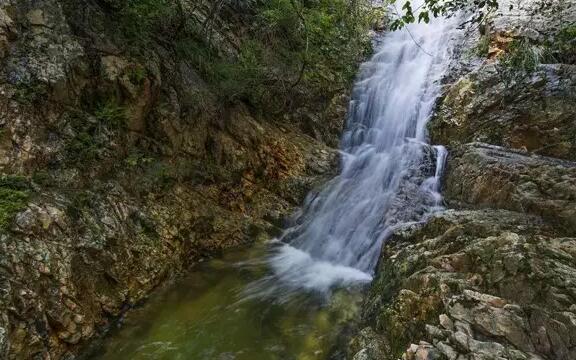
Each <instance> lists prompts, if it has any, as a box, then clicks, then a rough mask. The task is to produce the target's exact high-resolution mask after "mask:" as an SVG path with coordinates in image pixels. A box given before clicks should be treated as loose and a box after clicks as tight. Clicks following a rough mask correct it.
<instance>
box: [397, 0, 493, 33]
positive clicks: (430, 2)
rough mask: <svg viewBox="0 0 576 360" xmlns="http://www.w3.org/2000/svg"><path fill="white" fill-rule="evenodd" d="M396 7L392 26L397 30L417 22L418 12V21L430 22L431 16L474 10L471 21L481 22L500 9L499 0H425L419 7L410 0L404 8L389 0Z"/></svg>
mask: <svg viewBox="0 0 576 360" xmlns="http://www.w3.org/2000/svg"><path fill="white" fill-rule="evenodd" d="M388 2H389V3H390V4H391V5H392V6H393V7H394V8H395V10H396V13H397V14H396V15H397V16H398V18H397V19H395V20H394V21H393V22H392V24H391V25H390V27H391V28H392V30H396V29H399V28H402V27H404V26H405V25H407V24H411V23H414V22H416V16H415V14H416V13H417V14H418V22H419V23H420V22H424V23H428V22H430V18H431V17H438V16H446V17H450V16H452V15H454V14H455V13H457V12H459V11H462V10H465V11H471V12H472V14H473V15H472V18H471V19H470V20H469V21H468V22H471V23H481V22H483V21H484V20H485V19H486V17H487V16H488V15H489V14H491V13H492V12H493V11H494V10H496V9H498V0H475V1H469V0H424V3H423V4H421V5H420V6H418V7H417V8H414V7H413V4H412V3H411V2H410V1H409V0H408V1H405V2H404V4H403V5H402V10H399V9H398V8H397V7H396V3H397V1H396V0H388Z"/></svg>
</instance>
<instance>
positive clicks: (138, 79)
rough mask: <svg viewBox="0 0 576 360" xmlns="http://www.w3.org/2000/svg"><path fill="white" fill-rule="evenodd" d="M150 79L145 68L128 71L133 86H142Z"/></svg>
mask: <svg viewBox="0 0 576 360" xmlns="http://www.w3.org/2000/svg"><path fill="white" fill-rule="evenodd" d="M147 77H148V72H147V71H146V68H144V67H143V66H133V67H130V68H129V69H128V79H130V82H131V83H132V84H136V85H142V84H143V83H144V80H145V79H146V78H147Z"/></svg>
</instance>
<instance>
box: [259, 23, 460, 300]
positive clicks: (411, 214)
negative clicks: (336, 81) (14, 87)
mask: <svg viewBox="0 0 576 360" xmlns="http://www.w3.org/2000/svg"><path fill="white" fill-rule="evenodd" d="M454 29H455V23H454V20H445V19H435V20H434V21H433V22H431V24H429V25H426V24H415V25H410V26H409V27H408V28H407V29H403V30H399V31H396V32H392V33H389V34H387V35H386V36H384V38H383V39H382V41H381V42H380V44H379V45H378V46H377V49H376V50H377V52H376V54H375V55H374V56H373V58H372V59H371V60H370V61H368V62H366V63H364V64H363V65H362V67H361V71H360V76H359V78H358V79H357V82H356V84H355V87H354V90H353V94H352V101H351V103H350V109H349V119H348V123H347V130H346V131H345V133H344V135H343V138H342V151H341V152H342V170H341V174H340V175H339V176H338V177H337V178H335V179H334V180H333V181H331V182H330V183H329V184H328V186H326V188H325V189H324V190H323V191H322V192H320V193H318V194H311V195H309V197H308V199H307V200H306V203H305V206H304V208H303V210H302V212H301V213H299V214H297V216H296V218H295V224H294V226H293V227H291V228H290V229H288V230H287V231H286V232H285V234H284V235H283V236H282V238H281V239H280V241H281V242H280V243H279V245H278V246H276V247H275V248H274V253H273V255H271V256H270V258H268V259H267V261H268V262H269V265H270V266H271V268H272V269H273V271H274V274H273V275H272V276H271V277H269V278H267V279H264V280H263V281H262V282H261V283H260V284H254V286H253V287H252V289H250V290H251V291H254V290H257V292H260V295H262V293H265V295H272V294H275V295H276V296H277V295H279V294H280V295H282V294H284V295H285V294H286V293H288V292H292V291H293V290H295V289H296V290H298V289H301V290H317V291H320V292H325V291H327V290H329V289H330V288H331V287H333V286H338V285H348V284H354V283H358V282H368V281H370V280H371V279H372V276H371V275H372V273H373V271H374V268H375V266H376V263H377V261H378V256H379V253H380V249H381V247H382V243H383V242H384V241H385V240H386V239H387V238H388V237H389V236H390V235H391V233H392V231H393V230H394V229H395V227H397V226H400V225H403V224H406V223H411V222H419V221H423V220H425V219H426V218H427V217H428V216H429V215H430V214H431V213H433V212H434V211H436V210H438V209H439V208H441V203H442V197H441V195H440V193H439V190H440V178H441V176H442V171H443V165H444V160H445V158H446V150H445V149H444V148H443V147H440V146H435V147H432V146H430V145H427V144H426V140H427V133H426V123H427V121H428V119H429V118H430V115H431V112H432V110H433V107H434V103H435V100H436V98H437V96H438V94H439V90H440V89H439V87H440V85H439V80H440V78H441V77H442V75H443V74H444V72H445V71H446V68H447V64H448V62H449V59H450V53H451V48H452V46H451V44H452V43H453V42H454V41H453V38H454V37H455V34H454V32H455V30H454ZM264 283H267V284H268V285H267V286H262V285H264ZM270 283H274V285H273V286H272V287H270V286H269V285H270Z"/></svg>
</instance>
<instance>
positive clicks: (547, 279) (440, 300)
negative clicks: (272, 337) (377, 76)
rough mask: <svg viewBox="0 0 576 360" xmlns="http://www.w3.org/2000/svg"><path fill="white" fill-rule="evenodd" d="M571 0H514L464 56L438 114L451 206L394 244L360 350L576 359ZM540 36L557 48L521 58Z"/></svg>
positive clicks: (458, 359) (410, 355) (377, 354)
mask: <svg viewBox="0 0 576 360" xmlns="http://www.w3.org/2000/svg"><path fill="white" fill-rule="evenodd" d="M562 4H563V3H562ZM562 4H561V3H560V2H558V3H556V2H554V3H553V4H552V5H551V8H546V9H540V11H537V10H536V8H535V5H536V4H535V3H534V2H530V1H529V2H526V3H523V4H520V8H518V4H516V3H514V4H513V5H514V7H513V9H511V8H510V7H509V6H508V5H510V4H509V3H506V2H501V4H500V5H501V9H503V10H501V11H500V12H499V13H498V14H497V15H496V16H495V18H494V19H492V22H491V23H490V24H489V26H487V27H486V29H484V30H485V33H484V35H482V36H479V35H477V34H472V35H471V36H470V37H469V38H468V39H467V40H466V41H465V45H464V48H463V49H460V57H457V58H456V59H454V65H453V67H452V68H453V71H452V73H451V74H449V75H448V76H447V79H446V81H447V82H449V83H448V84H447V85H446V87H445V92H444V94H443V96H442V99H441V101H440V102H439V104H438V108H437V114H436V116H435V118H434V119H433V120H432V122H431V123H430V135H431V138H432V140H433V142H434V143H439V144H445V145H447V146H448V147H449V150H450V155H449V158H448V163H447V168H446V173H445V179H444V190H443V193H444V196H445V200H446V204H447V207H448V208H450V209H448V210H445V211H444V212H442V213H438V214H436V215H435V216H433V217H432V218H431V219H430V220H429V222H428V223H426V224H420V225H412V226H409V227H406V228H403V229H399V230H397V231H396V233H395V234H394V235H393V236H392V238H391V239H390V240H389V241H388V242H387V243H386V244H385V245H384V247H383V250H382V255H381V258H380V264H379V267H378V269H377V274H376V277H375V281H374V283H373V285H372V287H371V289H370V291H369V294H368V296H367V298H366V302H365V306H364V308H365V311H364V314H363V322H362V325H363V326H361V328H362V330H361V331H359V332H358V333H357V335H356V336H354V337H353V338H352V340H351V341H350V344H349V348H348V349H349V357H350V358H355V359H356V358H358V359H398V358H402V359H419V360H423V359H450V360H464V359H550V360H551V359H565V360H568V359H575V358H576V346H575V345H576V323H575V321H574V320H575V319H576V306H575V305H574V304H576V293H575V292H574V289H575V288H576V287H575V285H574V284H575V282H576V253H575V251H574V250H575V249H576V238H575V235H576V226H575V223H574V219H575V218H576V186H575V185H576V162H574V160H576V157H575V156H574V154H575V153H576V152H575V151H574V150H575V147H576V137H574V131H575V130H576V123H575V122H574V121H575V119H576V116H575V115H576V114H575V111H576V105H575V104H576V101H575V100H576V97H575V95H576V92H575V89H576V88H575V85H576V83H575V82H574V80H575V79H576V78H575V74H576V65H575V64H574V57H573V54H575V53H576V48H575V44H574V36H575V35H574V34H576V29H574V28H573V27H572V28H571V27H569V26H568V24H571V23H572V24H573V19H574V17H575V16H576V9H575V8H574V7H573V5H566V4H564V5H566V6H564V5H562ZM559 19H563V20H559ZM565 19H572V20H570V21H568V22H564V23H563V21H564V20H565ZM567 26H568V27H567ZM567 32H569V33H570V34H573V35H571V38H570V40H569V42H568V45H566V44H564V43H563V45H562V46H557V45H555V44H558V43H559V42H562V41H563V40H562V39H563V36H564V35H563V34H565V33H567ZM482 41H485V44H486V45H487V46H486V49H485V50H483V51H479V49H478V47H479V46H480V45H481V42H482ZM528 44H529V45H528ZM534 46H538V47H540V49H545V50H546V51H550V52H553V53H554V54H555V56H554V57H550V58H546V57H541V58H540V59H541V61H540V63H538V62H536V63H531V64H526V63H525V62H523V60H522V61H519V59H524V60H525V59H527V58H530V56H531V55H529V54H532V53H533V52H532V51H533V50H534V48H533V47H534ZM520 52H521V54H520ZM527 54H528V55H527ZM524 55H526V56H527V57H523V56H524Z"/></svg>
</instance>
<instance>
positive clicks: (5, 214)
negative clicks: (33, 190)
mask: <svg viewBox="0 0 576 360" xmlns="http://www.w3.org/2000/svg"><path fill="white" fill-rule="evenodd" d="M29 198H30V186H29V184H28V181H27V180H26V178H24V177H21V176H14V175H3V176H2V177H0V230H7V229H8V227H9V226H10V222H11V221H12V219H13V218H14V215H16V214H17V213H18V212H19V211H21V210H23V209H24V208H25V207H26V204H27V203H28V199H29Z"/></svg>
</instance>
